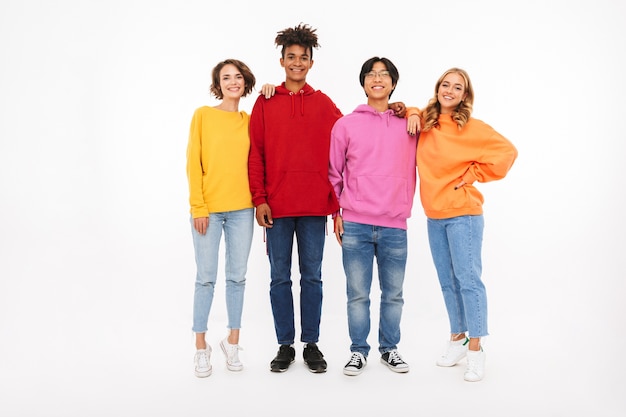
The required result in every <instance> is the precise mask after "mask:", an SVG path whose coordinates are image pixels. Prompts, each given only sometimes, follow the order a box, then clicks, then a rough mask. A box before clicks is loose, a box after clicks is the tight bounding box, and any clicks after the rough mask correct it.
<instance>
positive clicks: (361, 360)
mask: <svg viewBox="0 0 626 417" xmlns="http://www.w3.org/2000/svg"><path fill="white" fill-rule="evenodd" d="M365 365H367V359H365V356H363V354H362V353H360V352H352V356H351V357H350V360H349V361H348V363H347V364H346V366H344V367H343V373H344V374H345V375H352V376H354V375H359V374H360V373H361V372H363V368H365Z"/></svg>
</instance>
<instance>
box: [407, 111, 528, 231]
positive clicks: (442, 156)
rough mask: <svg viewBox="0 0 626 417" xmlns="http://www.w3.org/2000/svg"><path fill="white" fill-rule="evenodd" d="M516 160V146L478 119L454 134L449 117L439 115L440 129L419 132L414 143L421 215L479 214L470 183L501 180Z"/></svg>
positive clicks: (479, 197) (479, 199)
mask: <svg viewBox="0 0 626 417" xmlns="http://www.w3.org/2000/svg"><path fill="white" fill-rule="evenodd" d="M516 158H517V149H516V148H515V146H513V144H512V143H511V142H509V141H508V140H507V139H506V138H505V137H504V136H502V135H500V134H499V133H498V132H496V131H495V130H494V129H493V128H492V127H491V126H489V125H488V124H486V123H484V122H483V121H481V120H478V119H474V118H470V120H469V121H468V122H467V124H466V125H465V126H464V127H463V129H461V130H459V129H458V127H457V124H456V122H455V121H454V120H452V117H451V116H450V115H449V114H442V115H440V116H439V126H438V127H433V128H432V129H430V130H429V131H427V132H421V133H420V137H419V141H418V144H417V157H416V159H417V169H418V172H419V181H420V196H421V200H422V206H423V207H424V213H425V214H426V216H427V217H429V218H432V219H447V218H451V217H457V216H464V215H479V214H482V213H483V208H482V204H483V201H484V199H483V195H482V194H481V193H480V192H479V191H478V190H477V189H476V187H474V185H473V184H474V182H476V181H478V182H488V181H494V180H499V179H501V178H504V176H505V175H506V174H507V173H508V171H509V169H511V166H512V165H513V162H514V161H515V159H516ZM461 181H465V185H463V186H462V187H460V188H458V189H455V186H457V185H458V184H459V183H460V182H461Z"/></svg>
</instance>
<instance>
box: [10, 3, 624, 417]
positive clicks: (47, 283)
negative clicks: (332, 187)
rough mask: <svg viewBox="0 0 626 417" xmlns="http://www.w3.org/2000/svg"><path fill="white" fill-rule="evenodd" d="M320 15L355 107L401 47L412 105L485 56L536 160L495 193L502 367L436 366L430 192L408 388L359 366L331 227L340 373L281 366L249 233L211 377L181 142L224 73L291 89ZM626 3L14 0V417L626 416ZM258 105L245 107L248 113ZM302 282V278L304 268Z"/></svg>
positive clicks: (413, 228)
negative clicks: (292, 51)
mask: <svg viewBox="0 0 626 417" xmlns="http://www.w3.org/2000/svg"><path fill="white" fill-rule="evenodd" d="M300 22H303V23H308V24H310V25H312V26H313V27H315V28H317V29H318V32H317V33H318V35H319V41H320V44H321V48H320V49H317V50H315V51H314V56H313V58H314V60H315V64H314V66H313V68H312V70H311V72H310V73H309V77H308V81H309V83H310V84H311V85H312V86H313V87H315V88H317V89H320V90H322V91H324V92H325V93H327V94H328V95H329V96H330V97H331V98H332V99H333V100H334V101H335V102H336V103H337V105H338V106H339V108H340V109H341V110H342V111H343V112H344V113H348V112H350V111H352V110H353V109H354V107H356V105H358V104H360V103H363V102H364V101H365V96H364V94H363V91H362V89H361V87H360V85H359V83H358V73H359V70H360V66H361V64H362V63H363V62H364V61H365V60H366V59H368V58H370V57H372V56H375V55H377V56H385V57H388V58H390V59H391V60H392V61H393V62H394V63H395V64H396V65H397V67H398V68H399V70H400V81H399V84H398V87H397V89H396V91H395V93H394V95H393V97H392V101H395V100H397V101H403V102H405V103H406V104H407V105H412V106H423V105H425V104H426V102H427V100H428V99H429V98H430V97H431V96H432V94H433V87H434V84H435V82H436V80H437V78H438V77H439V76H440V75H441V73H443V71H445V70H446V69H448V68H449V67H452V66H459V67H462V68H465V69H466V70H467V71H468V72H469V74H470V76H471V77H472V82H473V84H474V88H475V91H476V97H475V106H474V108H475V110H474V116H475V117H476V118H479V119H482V120H484V121H486V122H488V123H489V124H491V125H492V126H493V127H494V128H496V130H498V131H499V132H501V133H502V134H503V135H505V136H506V137H508V138H509V139H510V140H511V141H512V142H513V143H514V144H515V145H516V146H517V147H518V150H519V158H518V160H517V161H516V163H515V165H514V167H513V169H512V171H511V172H510V174H509V176H508V177H507V178H505V179H504V180H502V181H500V182H496V183H490V184H484V185H482V186H480V185H479V187H480V189H481V190H482V191H483V193H484V194H485V198H486V203H485V207H484V209H485V220H486V228H485V242H484V251H483V264H484V280H485V283H486V285H487V290H488V295H489V301H490V333H491V336H490V337H488V338H486V339H485V350H486V352H487V361H488V362H487V376H486V378H485V380H483V381H482V382H480V383H477V384H470V383H465V382H463V380H462V372H463V366H457V367H454V368H450V369H442V368H437V367H436V366H434V361H435V359H436V356H437V355H438V354H439V353H440V351H441V348H442V347H443V344H444V343H445V339H446V337H447V333H448V324H447V319H446V316H445V310H444V306H443V299H442V297H441V293H440V290H439V288H438V284H437V279H436V275H435V273H434V268H433V267H432V261H431V258H430V253H429V250H428V243H427V239H426V230H425V217H424V215H423V212H422V210H421V205H420V203H419V198H418V197H416V199H415V205H414V209H413V217H412V218H411V219H410V223H409V229H410V231H409V233H410V234H409V239H410V241H409V246H410V253H411V255H410V259H409V262H408V270H407V278H406V285H405V310H404V316H403V323H402V331H403V337H402V341H401V343H400V352H401V353H402V354H403V356H404V358H405V359H406V360H407V362H409V364H410V365H411V371H410V372H409V373H408V374H406V375H396V374H393V373H391V372H389V371H388V370H386V368H384V367H383V366H382V365H381V364H379V363H378V360H377V358H376V347H377V340H376V333H377V326H376V317H377V316H376V315H377V311H378V298H377V293H376V290H373V294H372V299H373V300H372V312H373V326H372V333H371V337H370V343H371V344H372V346H373V349H372V355H370V363H369V364H368V367H367V368H366V371H365V372H364V373H363V374H362V375H361V376H359V377H356V378H348V377H345V376H344V375H342V373H341V368H342V366H343V365H344V363H345V362H346V361H347V359H348V357H349V339H348V336H347V327H346V318H345V289H344V275H343V269H342V267H341V258H340V249H339V246H338V245H337V243H336V242H335V241H334V237H333V236H332V235H331V234H329V236H328V239H327V244H326V257H325V261H324V270H323V276H324V282H325V299H324V313H323V322H322V334H321V338H320V347H321V348H322V351H323V352H324V353H325V355H326V358H327V360H328V362H329V370H328V372H327V373H326V374H323V375H313V374H310V373H309V372H308V371H306V369H305V367H304V365H303V364H302V361H301V344H298V345H297V346H296V348H297V352H298V353H297V354H298V358H297V359H298V361H297V362H296V364H294V365H293V366H292V368H291V369H290V370H289V371H288V372H287V373H285V374H278V375H277V374H272V373H270V372H269V371H268V367H269V361H270V360H271V358H272V357H273V356H274V354H275V352H276V349H277V345H276V341H275V336H274V329H273V324H272V318H271V312H270V308H269V295H268V290H269V275H268V262H267V259H266V257H265V253H264V243H263V233H262V230H261V229H260V228H259V227H255V236H254V240H253V248H252V253H251V257H250V263H249V273H248V281H247V282H248V285H247V291H246V304H245V308H244V319H243V320H244V324H243V329H242V337H241V345H242V346H243V347H244V349H245V350H244V351H242V352H241V358H242V360H243V361H244V365H245V369H244V371H243V372H241V373H238V374H235V373H230V372H228V371H227V370H226V369H225V366H224V363H223V358H222V355H221V352H219V351H218V349H219V348H218V345H217V343H218V341H219V340H220V339H221V338H222V337H223V336H224V335H225V334H226V329H225V326H226V317H225V307H224V303H223V287H224V286H223V277H220V281H219V282H218V287H217V290H216V297H215V301H214V307H213V311H212V313H211V317H210V321H209V325H210V327H211V328H210V331H209V333H208V334H207V338H208V340H209V342H210V343H211V344H212V345H213V347H214V355H213V359H212V362H213V367H214V371H213V375H212V376H211V377H210V378H207V379H198V378H195V377H194V375H193V353H194V346H193V334H192V333H191V307H192V296H193V280H194V274H195V264H194V259H193V248H192V244H191V235H190V229H189V223H188V201H187V183H186V177H185V150H186V145H187V134H188V128H189V123H190V121H191V115H192V113H193V111H194V110H195V108H197V107H199V106H202V105H215V104H216V102H215V101H214V100H212V99H211V97H209V95H208V88H209V83H210V71H211V68H213V66H214V65H215V64H216V63H217V62H218V61H220V60H223V59H225V58H230V57H233V58H238V59H241V60H243V61H244V62H246V63H247V64H248V65H249V66H250V67H251V69H252V70H253V72H254V73H255V75H256V77H257V81H258V82H257V87H258V88H259V89H260V86H261V85H262V84H263V83H273V84H277V83H279V82H281V81H283V80H284V71H283V69H282V68H281V67H280V65H279V52H280V50H279V49H278V48H276V47H275V45H274V38H275V36H276V32H278V31H280V30H282V29H284V28H286V27H290V26H295V25H297V24H299V23H300ZM625 22H626V7H625V5H624V2H618V1H610V0H596V1H593V2H589V1H554V0H540V1H538V0H530V1H523V2H515V3H513V2H507V1H496V0H484V1H461V0H450V1H447V2H435V1H430V2H418V1H396V2H393V1H390V2H384V1H359V2H357V1H345V2H334V3H331V4H328V3H326V2H279V1H263V2H261V1H246V0H244V1H239V2H212V1H208V0H205V1H183V0H179V1H139V0H126V1H115V0H112V1H106V2H104V1H102V2H96V1H78V0H66V1H43V0H42V1H30V0H22V1H18V0H5V1H3V2H2V3H1V5H0V415H3V416H44V415H45V416H87V415H88V416H147V415H150V416H173V415H176V416H189V415H198V414H199V413H201V414H204V415H207V414H211V415H213V413H220V414H226V413H228V412H229V410H230V411H231V412H232V413H233V414H232V415H251V414H253V413H254V414H257V413H258V414H260V415H270V414H276V415H278V414H285V413H290V414H294V415H299V416H309V415H311V416H318V415H324V414H328V413H331V412H332V413H333V414H334V413H338V412H340V413H343V412H353V413H354V414H355V415H357V414H358V415H363V416H370V415H381V413H383V412H384V413H385V414H388V415H398V416H403V415H437V416H452V415H468V416H474V415H490V416H518V415H520V416H521V415H529V414H530V415H536V416H564V415H575V416H578V415H584V414H587V413H593V415H602V416H617V415H623V414H622V411H621V409H623V408H624V407H625V406H626V400H625V399H624V392H626V383H625V382H624V381H625V378H624V374H625V372H626V367H625V366H624V359H623V357H622V356H623V355H622V354H621V353H620V352H622V349H623V348H624V346H626V328H625V327H624V321H623V318H624V313H625V311H624V306H623V299H624V295H625V291H624V290H625V285H624V278H625V274H624V267H623V258H624V248H625V244H624V232H625V231H626V227H625V221H624V209H625V203H624V198H623V186H624V185H623V181H624V178H626V177H625V175H624V174H625V169H624V163H623V158H624V156H625V152H624V136H625V134H624V110H625V106H624V104H623V103H624V100H625V98H624V97H625V95H626V83H625V82H624V75H623V70H622V69H623V58H624V45H623V40H624V39H625V35H626V33H625V32H626V31H625V29H624V23H625ZM256 95H257V93H256V92H254V93H253V94H252V95H251V96H250V97H247V98H245V99H244V100H243V101H242V103H241V109H242V110H246V111H248V112H249V111H250V110H251V108H252V105H253V102H254V99H255V98H256ZM294 277H295V278H296V279H295V284H294V287H295V289H296V293H297V289H298V285H297V269H295V268H294Z"/></svg>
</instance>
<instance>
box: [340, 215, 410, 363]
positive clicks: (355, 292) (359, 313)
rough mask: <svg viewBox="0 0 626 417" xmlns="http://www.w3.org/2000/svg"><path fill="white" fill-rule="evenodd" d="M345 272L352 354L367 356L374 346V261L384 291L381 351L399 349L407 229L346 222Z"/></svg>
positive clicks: (344, 243) (379, 331)
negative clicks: (371, 339)
mask: <svg viewBox="0 0 626 417" xmlns="http://www.w3.org/2000/svg"><path fill="white" fill-rule="evenodd" d="M343 228H344V233H343V239H342V246H341V247H342V252H343V269H344V271H345V273H346V290H347V295H348V331H349V333H350V339H351V341H352V344H351V345H350V351H351V352H360V353H362V354H363V356H365V357H367V355H368V354H369V351H370V345H369V344H368V343H367V337H368V335H369V332H370V290H371V287H372V275H373V270H374V258H376V264H377V267H378V283H379V285H380V290H381V298H380V320H379V324H378V345H379V346H378V351H379V352H380V353H381V354H382V353H385V352H389V351H390V350H393V349H396V348H397V345H398V343H399V342H400V319H401V317H402V307H403V305H404V298H403V295H402V287H403V285H404V273H405V269H406V257H407V233H406V230H403V229H396V228H391V227H381V226H372V225H366V224H359V223H352V222H347V221H344V222H343Z"/></svg>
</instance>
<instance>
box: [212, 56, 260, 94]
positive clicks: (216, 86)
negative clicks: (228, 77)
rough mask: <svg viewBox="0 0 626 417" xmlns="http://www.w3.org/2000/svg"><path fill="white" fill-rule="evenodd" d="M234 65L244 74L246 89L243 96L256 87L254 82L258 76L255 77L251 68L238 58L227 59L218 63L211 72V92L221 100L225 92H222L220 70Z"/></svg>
mask: <svg viewBox="0 0 626 417" xmlns="http://www.w3.org/2000/svg"><path fill="white" fill-rule="evenodd" d="M229 64H230V65H234V66H235V67H236V68H237V69H238V70H239V72H240V73H241V75H243V80H244V82H245V89H244V91H243V95H242V96H241V97H245V96H247V95H248V94H250V92H251V91H252V89H253V88H254V84H256V78H254V74H253V73H252V71H250V68H248V66H247V65H246V64H244V63H243V62H241V61H239V60H238V59H232V58H229V59H225V60H224V61H222V62H220V63H219V64H217V65H216V66H215V67H214V68H213V71H212V72H211V94H213V95H214V96H215V97H217V98H218V99H219V100H221V99H223V98H224V94H222V89H221V88H220V71H221V70H222V68H224V67H225V66H226V65H229Z"/></svg>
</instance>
